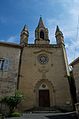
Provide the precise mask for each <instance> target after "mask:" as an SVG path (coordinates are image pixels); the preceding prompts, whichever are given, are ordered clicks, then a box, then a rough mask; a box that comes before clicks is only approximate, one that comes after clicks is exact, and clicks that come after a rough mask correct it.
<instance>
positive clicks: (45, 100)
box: [39, 90, 50, 107]
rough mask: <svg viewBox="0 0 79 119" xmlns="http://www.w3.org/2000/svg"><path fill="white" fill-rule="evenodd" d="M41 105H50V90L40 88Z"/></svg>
mask: <svg viewBox="0 0 79 119" xmlns="http://www.w3.org/2000/svg"><path fill="white" fill-rule="evenodd" d="M39 106H40V107H49V106H50V96H49V90H39Z"/></svg>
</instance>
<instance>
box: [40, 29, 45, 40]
mask: <svg viewBox="0 0 79 119" xmlns="http://www.w3.org/2000/svg"><path fill="white" fill-rule="evenodd" d="M40 38H42V39H44V32H43V31H40Z"/></svg>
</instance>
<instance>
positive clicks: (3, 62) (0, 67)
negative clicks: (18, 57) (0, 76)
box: [0, 58, 9, 71]
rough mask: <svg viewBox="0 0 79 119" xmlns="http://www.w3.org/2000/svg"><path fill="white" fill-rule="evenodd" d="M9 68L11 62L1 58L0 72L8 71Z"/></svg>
mask: <svg viewBox="0 0 79 119" xmlns="http://www.w3.org/2000/svg"><path fill="white" fill-rule="evenodd" d="M8 67H9V60H8V59H7V58H0V70H4V71H7V70H8Z"/></svg>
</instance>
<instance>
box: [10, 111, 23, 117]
mask: <svg viewBox="0 0 79 119" xmlns="http://www.w3.org/2000/svg"><path fill="white" fill-rule="evenodd" d="M9 116H11V117H20V116H21V113H19V112H13V113H11V114H10V115H9Z"/></svg>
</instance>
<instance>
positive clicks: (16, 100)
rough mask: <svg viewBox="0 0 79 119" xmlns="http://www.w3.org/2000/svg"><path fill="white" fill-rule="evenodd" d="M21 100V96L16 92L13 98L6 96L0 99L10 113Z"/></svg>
mask: <svg viewBox="0 0 79 119" xmlns="http://www.w3.org/2000/svg"><path fill="white" fill-rule="evenodd" d="M22 98H23V96H22V94H21V93H20V92H18V91H17V92H16V93H15V95H13V96H6V97H4V98H2V100H1V102H2V103H5V104H7V106H8V107H9V110H10V113H13V112H14V109H15V108H16V107H17V105H18V104H19V103H20V102H21V100H22Z"/></svg>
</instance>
